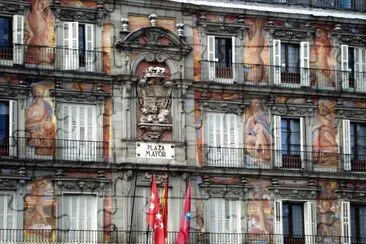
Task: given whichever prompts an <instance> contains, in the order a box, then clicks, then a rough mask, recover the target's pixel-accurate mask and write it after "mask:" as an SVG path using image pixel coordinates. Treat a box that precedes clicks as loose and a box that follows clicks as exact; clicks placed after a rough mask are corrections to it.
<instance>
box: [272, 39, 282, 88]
mask: <svg viewBox="0 0 366 244" xmlns="http://www.w3.org/2000/svg"><path fill="white" fill-rule="evenodd" d="M273 83H274V84H276V85H278V84H281V40H278V39H274V40H273Z"/></svg>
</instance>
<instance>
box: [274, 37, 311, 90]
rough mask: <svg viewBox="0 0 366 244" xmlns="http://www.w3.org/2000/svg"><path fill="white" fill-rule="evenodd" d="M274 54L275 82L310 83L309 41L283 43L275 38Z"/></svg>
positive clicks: (306, 84)
mask: <svg viewBox="0 0 366 244" xmlns="http://www.w3.org/2000/svg"><path fill="white" fill-rule="evenodd" d="M272 56H273V57H272V58H273V82H274V84H292V85H293V84H298V85H301V86H309V85H310V72H309V67H310V62H309V56H310V48H309V42H300V43H286V42H283V43H281V40H278V39H274V40H273V55H272ZM292 85H291V86H292Z"/></svg>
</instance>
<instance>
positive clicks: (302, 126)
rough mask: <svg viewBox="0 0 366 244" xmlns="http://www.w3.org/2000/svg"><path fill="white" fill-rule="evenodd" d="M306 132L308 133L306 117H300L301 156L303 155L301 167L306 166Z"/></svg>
mask: <svg viewBox="0 0 366 244" xmlns="http://www.w3.org/2000/svg"><path fill="white" fill-rule="evenodd" d="M305 133H306V127H305V119H304V117H300V157H301V168H305V157H306V155H305V153H306V152H305V140H306V137H305Z"/></svg>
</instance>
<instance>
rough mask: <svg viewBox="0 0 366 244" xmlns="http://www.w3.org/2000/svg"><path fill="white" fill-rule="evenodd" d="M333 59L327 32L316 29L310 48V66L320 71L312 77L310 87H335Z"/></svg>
mask: <svg viewBox="0 0 366 244" xmlns="http://www.w3.org/2000/svg"><path fill="white" fill-rule="evenodd" d="M334 59H335V58H334V57H333V55H332V43H331V40H330V39H329V37H328V31H327V30H326V29H323V28H317V29H316V32H315V38H314V45H312V47H311V60H310V62H311V66H312V67H314V68H316V69H320V71H319V72H315V74H314V75H313V76H312V85H317V86H319V87H335V85H336V77H335V73H334V72H332V71H331V70H332V69H335V67H334V65H333V64H332V63H331V62H332V60H334Z"/></svg>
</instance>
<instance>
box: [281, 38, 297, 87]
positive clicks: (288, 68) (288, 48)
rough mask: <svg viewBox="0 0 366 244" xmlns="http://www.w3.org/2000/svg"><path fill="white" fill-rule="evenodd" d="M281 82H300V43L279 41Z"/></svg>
mask: <svg viewBox="0 0 366 244" xmlns="http://www.w3.org/2000/svg"><path fill="white" fill-rule="evenodd" d="M281 66H282V69H281V77H282V82H284V83H292V84H300V69H299V67H300V45H299V44H298V43H284V42H282V43H281Z"/></svg>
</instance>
